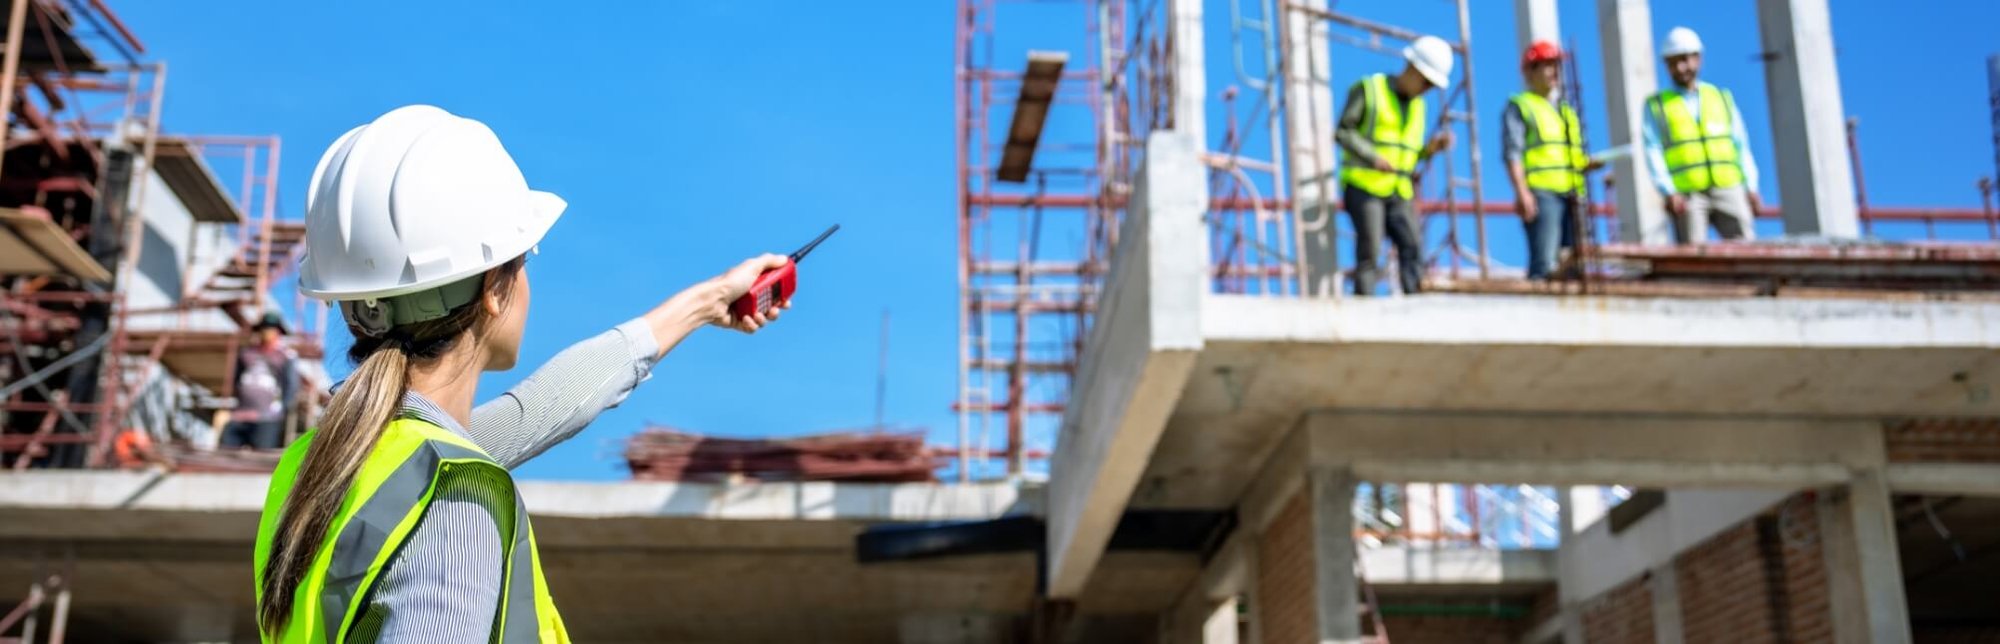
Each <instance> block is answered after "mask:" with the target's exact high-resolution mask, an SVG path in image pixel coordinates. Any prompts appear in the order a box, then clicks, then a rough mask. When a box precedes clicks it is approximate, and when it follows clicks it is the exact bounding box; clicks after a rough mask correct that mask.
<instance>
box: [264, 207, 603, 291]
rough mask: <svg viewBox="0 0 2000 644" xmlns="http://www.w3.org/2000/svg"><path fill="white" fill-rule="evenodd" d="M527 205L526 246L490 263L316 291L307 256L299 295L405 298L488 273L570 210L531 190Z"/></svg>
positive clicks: (496, 256) (505, 252)
mask: <svg viewBox="0 0 2000 644" xmlns="http://www.w3.org/2000/svg"><path fill="white" fill-rule="evenodd" d="M528 202H529V203H528V207H529V209H530V210H531V211H532V212H533V218H532V219H531V220H530V221H529V223H528V226H529V228H528V229H527V230H526V231H524V234H523V235H521V237H520V239H522V240H525V241H526V243H522V244H518V245H519V246H520V248H512V247H511V246H512V245H510V247H508V248H503V249H499V250H500V251H501V252H498V253H495V254H494V257H493V260H492V261H490V262H486V263H483V264H477V265H474V266H472V267H469V268H466V269H465V270H460V271H455V272H453V273H450V274H447V275H443V276H439V277H435V278H431V279H428V280H422V281H417V282H411V283H409V284H398V285H396V286H394V287H390V288H381V289H367V290H339V289H320V288H315V285H314V284H312V283H310V282H309V280H308V279H307V276H309V275H312V274H313V271H312V261H313V258H312V256H311V255H307V256H305V258H304V259H301V260H300V262H299V264H300V269H299V293H301V294H303V295H305V296H306V297H310V298H313V299H315V300H322V301H330V302H331V301H344V300H374V299H381V298H387V297H395V296H398V295H407V294H410V293H415V292H418V291H423V290H427V289H432V288H437V287H439V286H444V285H446V284H450V283H452V282H456V281H458V280H461V279H465V278H467V277H471V276H473V275H477V274H479V273H482V272H485V271H488V270H491V269H492V268H493V267H495V266H499V265H501V264H505V263H507V262H509V261H512V260H513V259H514V258H515V257H519V256H521V255H523V254H526V253H527V252H528V249H530V248H534V247H535V245H536V244H539V243H541V240H542V238H543V237H545V236H547V235H548V234H549V229H550V228H553V227H555V225H556V220H557V219H561V218H562V215H563V212H565V211H567V210H569V202H568V201H564V200H563V198H562V197H559V196H556V194H555V193H552V192H543V191H540V190H530V191H528Z"/></svg>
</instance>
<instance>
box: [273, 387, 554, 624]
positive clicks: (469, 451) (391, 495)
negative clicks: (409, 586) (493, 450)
mask: <svg viewBox="0 0 2000 644" xmlns="http://www.w3.org/2000/svg"><path fill="white" fill-rule="evenodd" d="M316 433H317V432H314V433H308V434H306V435H305V436H303V437H301V438H300V439H299V440H298V441H297V442H295V443H293V444H292V446H291V448H290V449H287V450H285V455H284V457H283V459H282V460H280V461H278V469H277V471H276V472H273V473H272V474H271V489H270V492H269V493H268V494H267V495H266V496H265V498H264V516H263V519H262V520H261V521H260V522H259V523H258V526H257V550H256V562H255V574H256V584H257V595H256V596H258V597H262V596H263V594H264V593H263V585H264V583H263V579H264V566H265V562H266V561H268V560H269V559H270V557H271V540H272V538H273V536H274V535H275V534H276V531H277V527H278V518H279V515H280V514H281V513H282V512H283V510H284V503H285V497H286V496H288V495H289V494H291V491H292V486H293V485H294V484H295V483H297V479H298V475H299V465H300V463H301V462H302V461H304V459H305V455H306V450H308V449H311V444H312V439H313V436H314V435H315V434H316ZM463 468H473V469H477V468H492V469H495V470H498V472H499V474H500V476H499V477H497V478H498V479H500V480H506V481H509V489H508V490H507V495H508V496H510V497H513V499H514V517H513V521H512V524H513V527H512V528H511V529H507V530H503V531H502V533H501V535H500V536H501V542H502V543H507V544H510V545H509V546H508V548H507V560H506V561H505V562H504V566H505V567H504V569H503V571H502V579H503V580H504V583H505V584H506V585H505V586H504V588H505V589H506V590H505V591H504V592H502V593H501V595H500V606H499V607H498V610H497V611H496V617H495V619H494V623H493V625H492V633H493V641H494V642H506V643H510V644H511V643H515V642H535V643H550V642H568V641H569V633H568V631H566V630H565V629H564V628H563V622H562V616H560V615H558V614H556V607H555V602H554V601H552V600H551V599H550V598H549V590H548V582H547V581H546V580H544V579H543V578H542V563H541V557H540V555H539V554H537V552H536V549H535V535H534V530H533V529H532V528H531V527H530V526H529V525H528V509H527V506H525V505H523V504H522V503H521V496H520V494H519V492H518V491H517V490H515V489H513V487H512V484H511V482H512V481H513V478H512V477H511V476H510V475H508V473H507V468H505V467H502V466H501V465H500V464H499V463H497V462H495V461H494V460H493V458H492V457H490V456H487V455H486V452H484V451H482V450H480V449H479V447H478V446H477V445H474V444H473V443H472V442H471V441H469V440H466V439H465V438H464V437H462V436H459V435H457V434H454V433H452V432H451V431H449V430H446V429H444V428H442V427H438V426H437V425H433V424H431V423H427V422H424V421H421V420H416V419H413V418H400V419H397V420H395V421H393V422H390V423H389V425H388V427H386V428H384V429H383V430H382V437H381V438H380V439H378V440H377V441H376V443H375V450H374V451H373V452H371V453H369V455H368V460H367V461H365V462H364V463H362V465H361V470H360V472H358V473H356V474H355V477H354V482H353V483H351V484H349V485H348V488H347V498H346V500H344V501H342V502H341V506H340V511H339V513H338V514H335V515H334V518H333V522H332V524H331V525H329V526H328V527H327V530H326V535H325V537H324V538H323V539H322V540H321V542H320V546H319V551H318V554H316V555H314V557H313V564H312V567H311V568H310V569H308V570H307V571H306V575H305V578H304V580H303V581H301V582H300V583H299V587H298V589H297V590H296V591H294V592H295V593H296V596H295V597H294V598H293V603H292V615H291V620H290V621H289V622H287V623H286V625H285V629H284V632H283V633H280V634H279V635H278V636H277V638H276V639H275V640H274V639H273V638H272V636H271V635H270V634H268V633H267V634H265V635H264V640H265V641H266V642H271V641H277V642H288V643H291V642H298V643H310V644H339V643H341V642H345V641H346V639H347V636H348V633H349V632H350V631H351V630H352V629H353V626H354V623H355V621H356V620H358V619H360V616H361V612H362V611H363V610H364V609H365V608H366V605H365V604H366V600H367V597H368V596H369V594H370V591H372V590H373V589H374V585H375V582H376V580H377V579H378V578H379V577H380V575H381V573H382V570H383V569H384V568H385V567H386V566H388V564H389V558H390V557H391V556H393V555H394V554H395V553H396V552H397V551H398V550H400V549H401V546H402V545H403V542H404V541H405V540H406V539H408V538H409V536H410V531H411V530H413V529H415V528H416V526H417V520H418V519H419V518H421V517H422V516H423V515H424V510H425V509H426V508H428V507H429V506H430V503H431V500H432V498H433V496H434V495H435V494H436V492H437V489H438V482H439V481H440V480H442V479H443V477H444V476H446V475H448V474H450V473H451V472H452V471H453V470H458V469H463ZM502 523H503V524H504V523H507V522H506V521H505V518H504V517H503V518H502Z"/></svg>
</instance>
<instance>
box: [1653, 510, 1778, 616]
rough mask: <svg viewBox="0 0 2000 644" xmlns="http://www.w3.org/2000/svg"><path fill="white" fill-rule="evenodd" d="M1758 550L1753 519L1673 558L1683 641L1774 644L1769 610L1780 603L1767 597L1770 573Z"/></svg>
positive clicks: (1769, 590)
mask: <svg viewBox="0 0 2000 644" xmlns="http://www.w3.org/2000/svg"><path fill="white" fill-rule="evenodd" d="M1759 545H1760V544H1759V541H1758V529H1757V520H1756V518H1754V517H1753V518H1752V519H1751V520H1749V521H1746V522H1744V523H1740V524H1737V525H1736V526H1735V527H1733V528H1730V529H1728V530H1725V531H1723V532H1722V533H1721V534H1718V535H1715V536H1714V537H1711V538H1709V540H1708V541H1706V542H1703V543H1702V544H1700V545H1697V546H1695V547H1693V548H1689V549H1688V550H1687V551H1686V552H1682V553H1681V554H1680V556H1679V557H1676V558H1675V559H1674V576H1675V582H1676V583H1678V584H1679V585H1680V605H1681V633H1682V637H1683V638H1684V639H1685V640H1686V641H1689V642H1725V641H1727V642H1741V643H1742V644H1767V643H1771V642H1777V641H1778V639H1777V636H1778V631H1779V628H1778V627H1776V626H1774V624H1775V622H1774V621H1773V620H1774V619H1775V617H1774V613H1773V609H1774V607H1775V606H1777V605H1779V601H1782V599H1781V598H1773V597H1771V590H1772V584H1771V579H1772V575H1771V573H1772V571H1771V569H1770V566H1768V565H1767V563H1766V561H1765V557H1764V555H1763V552H1762V551H1761V550H1760V548H1759ZM1774 600H1776V601H1774Z"/></svg>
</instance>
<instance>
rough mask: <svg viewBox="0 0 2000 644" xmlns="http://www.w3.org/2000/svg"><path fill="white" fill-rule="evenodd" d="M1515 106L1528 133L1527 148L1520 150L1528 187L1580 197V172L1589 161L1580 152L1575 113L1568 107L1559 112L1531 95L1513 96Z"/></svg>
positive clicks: (1580, 138)
mask: <svg viewBox="0 0 2000 644" xmlns="http://www.w3.org/2000/svg"><path fill="white" fill-rule="evenodd" d="M1514 105H1515V107H1518V108H1520V110H1521V119H1522V120H1523V121H1525V125H1527V129H1528V131H1527V136H1528V140H1527V141H1526V143H1527V145H1526V147H1524V148H1522V150H1521V157H1522V158H1521V167H1522V168H1523V169H1524V170H1525V171H1526V173H1527V178H1528V187H1530V188H1534V189H1536V190H1546V191H1548V192H1554V193H1565V192H1575V193H1577V194H1582V193H1583V188H1584V183H1583V182H1584V176H1583V168H1584V167H1585V166H1587V165H1589V163H1590V157H1588V156H1586V155H1585V154H1584V152H1583V141H1582V133H1583V128H1582V127H1580V126H1578V124H1577V120H1576V110H1574V109H1570V106H1569V104H1568V103H1563V104H1562V105H1561V106H1560V109H1558V107H1557V106H1555V105H1551V104H1549V101H1548V99H1546V98H1543V97H1542V96H1541V95H1540V94H1535V93H1533V92H1521V93H1519V94H1515V95H1514Z"/></svg>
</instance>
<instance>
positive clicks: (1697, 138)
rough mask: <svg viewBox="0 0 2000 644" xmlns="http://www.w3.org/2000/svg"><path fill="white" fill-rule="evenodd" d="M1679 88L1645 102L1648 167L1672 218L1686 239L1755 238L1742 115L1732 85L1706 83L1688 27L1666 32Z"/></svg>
mask: <svg viewBox="0 0 2000 644" xmlns="http://www.w3.org/2000/svg"><path fill="white" fill-rule="evenodd" d="M1660 57H1661V59H1662V60H1665V61H1666V65H1667V75H1669V76H1672V77H1673V79H1674V87H1672V88H1670V89H1664V90H1660V91H1659V92H1658V93H1655V94H1653V95H1652V96H1651V97H1648V98H1647V99H1646V108H1645V109H1646V118H1645V119H1643V123H1644V128H1643V137H1644V141H1645V146H1646V168H1647V170H1648V172H1650V173H1652V176H1653V185H1655V186H1658V187H1659V189H1660V193H1661V194H1662V195H1664V196H1665V198H1666V203H1667V213H1668V214H1670V215H1673V217H1672V219H1673V220H1674V237H1675V239H1676V241H1679V242H1680V243H1683V244H1690V243H1692V244H1699V243H1702V242H1704V241H1707V240H1708V227H1709V226H1710V225H1713V226H1715V232H1716V233H1717V234H1719V235H1721V236H1722V238H1723V239H1745V240H1748V239H1756V238H1757V228H1756V224H1755V217H1756V212H1757V209H1758V208H1759V207H1761V206H1763V200H1762V199H1760V198H1759V197H1758V196H1757V161H1756V159H1754V158H1752V157H1751V156H1750V143H1749V137H1748V136H1747V135H1745V134H1744V131H1743V114H1742V112H1739V111H1737V109H1736V97H1735V96H1734V95H1732V94H1730V92H1729V90H1726V89H1720V88H1717V87H1716V86H1714V85H1710V84H1708V83H1704V82H1701V81H1700V80H1698V79H1697V77H1698V76H1699V75H1700V74H1701V36H1699V35H1696V34H1695V33H1694V30H1692V29H1688V28H1687V27H1675V28H1673V29H1672V30H1671V31H1668V32H1667V39H1666V42H1664V43H1661V45H1660Z"/></svg>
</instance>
